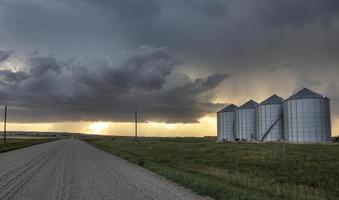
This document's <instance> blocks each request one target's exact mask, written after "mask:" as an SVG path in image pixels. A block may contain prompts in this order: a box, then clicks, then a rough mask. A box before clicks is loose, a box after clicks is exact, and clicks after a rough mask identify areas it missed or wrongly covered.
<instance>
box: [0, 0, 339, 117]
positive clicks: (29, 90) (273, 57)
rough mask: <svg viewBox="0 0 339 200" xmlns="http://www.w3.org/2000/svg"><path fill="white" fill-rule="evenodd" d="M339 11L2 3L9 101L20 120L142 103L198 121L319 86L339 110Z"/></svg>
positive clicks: (155, 112)
mask: <svg viewBox="0 0 339 200" xmlns="http://www.w3.org/2000/svg"><path fill="white" fill-rule="evenodd" d="M338 11H339V3H338V1H336V0H323V1H318V0H300V1H293V0H277V1H270V0H251V1H247V0H245V1H238V0H227V1H225V0H209V1H207V0H145V1H137V0H74V1H66V0H59V1H53V0H36V1H24V0H11V1H0V26H1V29H0V40H1V46H0V49H4V50H7V49H13V50H14V51H15V59H14V57H13V58H12V57H11V56H14V55H13V54H11V55H8V54H4V53H1V51H0V63H1V60H2V63H1V65H0V67H1V68H2V69H1V81H0V82H1V90H0V92H1V103H3V104H4V103H10V104H13V106H15V107H16V108H17V109H16V113H17V115H16V116H17V117H16V118H17V120H21V121H25V120H30V121H39V120H47V121H54V120H56V121H59V120H62V119H63V117H65V120H95V119H98V120H99V119H100V120H118V121H129V120H130V119H131V115H130V111H128V112H127V111H126V112H125V111H121V112H120V111H116V109H118V110H119V109H120V110H130V109H133V108H134V107H140V109H144V112H145V115H143V117H144V120H146V121H147V120H152V121H165V122H196V120H197V119H198V118H199V117H202V116H204V115H206V114H208V113H212V112H215V111H216V110H218V109H220V108H221V107H222V106H224V105H225V104H228V103H237V104H241V103H243V102H245V101H246V100H247V99H249V98H253V99H255V100H257V101H260V100H263V99H264V98H266V97H268V96H270V95H271V94H272V93H277V94H279V95H281V96H283V97H288V96H289V95H290V94H291V93H292V92H293V91H296V90H297V89H299V88H301V87H309V88H311V89H314V90H316V91H318V92H320V93H323V94H325V95H329V97H330V98H331V99H332V100H333V101H332V103H333V111H332V113H333V115H334V117H336V118H338V117H339V106H336V104H338V102H339V100H338V99H339V98H338V95H336V94H335V91H337V90H336V89H335V88H336V86H337V85H339V81H338V79H337V77H338V76H339V68H338V67H339V66H338V63H339V37H338V35H339V12H338ZM163 47H166V48H163ZM31 52H39V53H34V54H32V53H31ZM4 61H5V62H4ZM230 75H232V76H230ZM228 77H230V78H228ZM329 88H330V89H329ZM212 102H220V104H218V103H212ZM101 105H103V106H101ZM33 108H34V109H33ZM42 112H46V114H44V115H41V113H42ZM47 112H48V113H50V114H47ZM19 113H20V114H19Z"/></svg>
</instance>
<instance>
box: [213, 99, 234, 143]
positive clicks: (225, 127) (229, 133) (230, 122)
mask: <svg viewBox="0 0 339 200" xmlns="http://www.w3.org/2000/svg"><path fill="white" fill-rule="evenodd" d="M237 108H238V107H237V106H235V105H233V104H231V105H229V106H227V107H226V108H224V109H222V110H220V111H219V112H217V129H218V137H217V141H218V142H222V141H234V140H235V129H234V124H235V123H234V115H235V113H234V112H235V110H236V109H237Z"/></svg>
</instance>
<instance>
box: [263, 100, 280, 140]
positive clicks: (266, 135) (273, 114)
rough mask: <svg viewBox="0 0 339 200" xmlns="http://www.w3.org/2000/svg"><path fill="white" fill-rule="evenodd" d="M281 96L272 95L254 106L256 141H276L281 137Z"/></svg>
mask: <svg viewBox="0 0 339 200" xmlns="http://www.w3.org/2000/svg"><path fill="white" fill-rule="evenodd" d="M282 103H283V98H281V97H279V96H277V95H273V96H271V97H269V98H268V99H266V100H265V101H263V102H261V103H260V104H258V105H257V107H256V129H257V131H256V134H257V140H258V141H278V140H281V139H282V135H283V124H282V121H283V119H282Z"/></svg>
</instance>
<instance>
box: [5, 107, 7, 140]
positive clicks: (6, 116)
mask: <svg viewBox="0 0 339 200" xmlns="http://www.w3.org/2000/svg"><path fill="white" fill-rule="evenodd" d="M6 123H7V105H6V106H5V119H4V143H6Z"/></svg>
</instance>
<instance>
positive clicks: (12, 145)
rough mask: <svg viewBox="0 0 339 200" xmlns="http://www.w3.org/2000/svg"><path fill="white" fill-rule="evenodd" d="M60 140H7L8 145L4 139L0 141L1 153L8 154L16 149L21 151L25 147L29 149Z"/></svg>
mask: <svg viewBox="0 0 339 200" xmlns="http://www.w3.org/2000/svg"><path fill="white" fill-rule="evenodd" d="M57 139H58V138H39V139H36V138H25V139H7V140H6V143H4V142H3V140H2V139H0V153H3V152H6V151H12V150H15V149H20V148H24V147H29V146H32V145H36V144H41V143H45V142H50V141H54V140H57Z"/></svg>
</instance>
